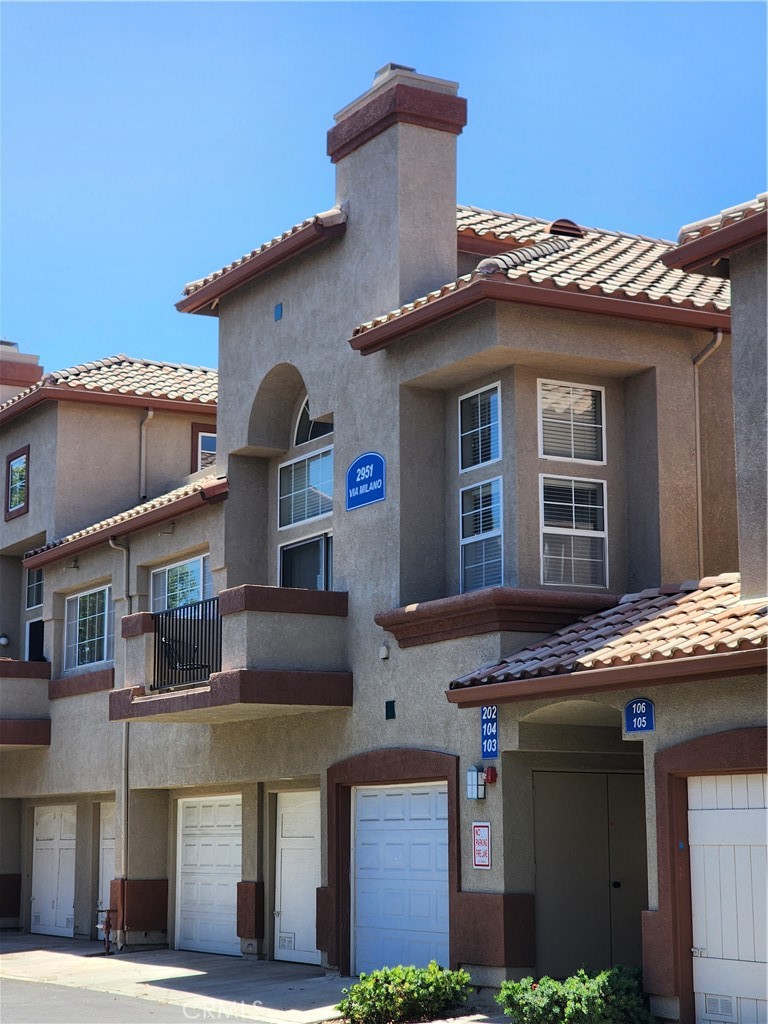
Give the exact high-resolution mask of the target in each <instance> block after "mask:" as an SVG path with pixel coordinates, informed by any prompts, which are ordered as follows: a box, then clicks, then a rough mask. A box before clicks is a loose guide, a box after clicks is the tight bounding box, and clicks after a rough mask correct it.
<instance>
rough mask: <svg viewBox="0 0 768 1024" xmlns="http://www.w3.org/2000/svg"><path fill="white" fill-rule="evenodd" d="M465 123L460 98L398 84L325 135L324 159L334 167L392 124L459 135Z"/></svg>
mask: <svg viewBox="0 0 768 1024" xmlns="http://www.w3.org/2000/svg"><path fill="white" fill-rule="evenodd" d="M466 123H467V101H466V100H465V99H463V98H462V97H461V96H453V95H451V94H450V93H445V92H435V91H434V90H433V89H424V88H421V87H419V86H415V85H404V84H402V83H400V84H397V85H395V86H393V87H392V88H391V89H386V90H384V91H383V92H380V93H377V94H376V95H374V96H372V97H371V98H370V100H368V102H367V103H365V104H364V105H363V106H362V107H359V108H358V109H357V110H354V111H352V113H350V114H349V115H348V116H347V117H344V118H342V120H341V121H339V123H338V124H337V125H335V126H334V127H333V128H331V130H330V131H329V132H328V156H329V157H330V158H331V161H332V163H334V164H335V163H338V162H339V160H341V159H343V158H344V157H345V156H349V154H350V153H353V152H354V151H355V150H356V149H359V148H360V147H361V146H363V145H364V144H365V143H366V142H369V141H370V140H371V139H373V138H375V137H376V136H377V135H381V133H382V132H384V131H386V130H387V128H389V127H391V126H392V125H393V124H415V125H420V126H421V127H422V128H434V129H435V130H436V131H441V132H449V133H450V134H452V135H460V134H461V130H462V128H463V127H464V125H465V124H466Z"/></svg>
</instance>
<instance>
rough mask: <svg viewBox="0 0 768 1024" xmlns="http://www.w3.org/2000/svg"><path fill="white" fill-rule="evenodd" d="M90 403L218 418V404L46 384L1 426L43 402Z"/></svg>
mask: <svg viewBox="0 0 768 1024" xmlns="http://www.w3.org/2000/svg"><path fill="white" fill-rule="evenodd" d="M49 401H50V402H91V403H95V404H96V405H132V406H139V407H142V408H145V409H150V408H151V409H154V410H156V411H157V410H160V411H164V412H191V413H194V414H195V415H196V416H211V417H215V416H216V402H184V401H178V400H177V399H173V398H152V397H151V396H147V395H122V394H117V393H115V392H113V391H85V390H80V389H78V388H69V387H66V388H65V387H59V386H58V385H56V384H45V385H43V387H41V388H37V389H36V390H35V391H30V392H29V394H28V395H25V396H24V398H20V399H19V400H18V402H14V403H13V405H9V406H8V408H6V409H3V410H2V412H0V425H2V424H3V423H6V422H7V421H8V420H11V419H14V418H15V417H16V416H20V415H21V413H23V412H27V411H28V410H29V409H34V408H35V407H36V406H38V405H41V404H42V403H43V402H49Z"/></svg>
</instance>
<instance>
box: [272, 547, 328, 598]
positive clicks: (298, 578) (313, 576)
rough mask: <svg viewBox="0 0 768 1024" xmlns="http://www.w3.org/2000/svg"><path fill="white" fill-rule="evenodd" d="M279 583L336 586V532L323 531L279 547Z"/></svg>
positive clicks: (319, 587)
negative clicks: (334, 563)
mask: <svg viewBox="0 0 768 1024" xmlns="http://www.w3.org/2000/svg"><path fill="white" fill-rule="evenodd" d="M279 559H280V566H279V569H280V586H281V587H299V588H301V589H302V590H333V535H332V534H330V533H322V534H320V535H319V536H317V537H308V538H307V539H306V540H301V541H297V542H296V543H295V544H282V545H281V546H280V548H279Z"/></svg>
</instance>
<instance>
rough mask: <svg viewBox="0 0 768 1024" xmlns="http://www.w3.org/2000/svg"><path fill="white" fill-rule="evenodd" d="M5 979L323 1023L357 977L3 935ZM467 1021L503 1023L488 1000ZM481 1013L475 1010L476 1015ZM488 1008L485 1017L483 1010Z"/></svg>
mask: <svg viewBox="0 0 768 1024" xmlns="http://www.w3.org/2000/svg"><path fill="white" fill-rule="evenodd" d="M0 978H15V979H17V980H20V981H32V982H36V983H38V984H49V985H63V986H67V987H70V988H78V989H89V990H91V991H95V992H109V993H112V994H113V995H122V996H133V997H134V998H140V999H148V1000H151V1001H153V1002H156V1003H165V1004H168V1005H175V1006H180V1007H184V1008H185V1010H186V1011H187V1012H186V1014H185V1016H187V1017H188V1018H189V1019H190V1020H194V1019H200V1020H202V1019H205V1018H204V1016H203V1014H206V1015H207V1019H209V1020H226V1019H228V1018H229V1019H234V1018H239V1019H242V1020H258V1021H264V1022H266V1024H320V1022H322V1021H328V1020H332V1019H334V1018H337V1017H338V1016H339V1014H338V1011H337V1010H336V1009H335V1006H336V1004H337V1003H338V1002H339V1000H340V999H341V998H342V989H344V988H347V987H349V985H350V984H352V983H353V982H354V981H355V979H354V978H341V977H339V975H337V974H331V973H329V972H326V971H325V970H324V969H323V968H322V967H313V966H311V965H307V964H290V963H283V962H276V961H265V960H247V959H244V958H241V957H232V956H218V955H216V954H213V953H193V952H187V951H186V950H172V949H158V950H151V951H149V952H144V953H117V954H115V955H114V956H109V957H107V956H105V955H104V948H103V946H102V944H101V943H100V942H89V941H87V940H79V939H59V938H55V937H52V936H48V935H25V934H20V933H18V932H2V933H0ZM473 1004H474V1005H473V1006H470V1007H467V1010H468V1011H469V1014H468V1015H467V1016H465V1017H461V1018H457V1019H456V1022H455V1024H459V1021H461V1022H465V1024H502V1022H504V1021H505V1020H506V1018H505V1017H504V1016H503V1015H501V1014H499V1013H497V1011H498V1009H499V1008H498V1007H496V1006H495V1004H493V1003H492V1002H490V1001H489V998H488V996H484V997H483V998H480V997H478V999H476V1000H474V1001H473ZM473 1010H476V1011H477V1012H474V1013H473V1012H472V1011H473ZM483 1010H485V1012H483Z"/></svg>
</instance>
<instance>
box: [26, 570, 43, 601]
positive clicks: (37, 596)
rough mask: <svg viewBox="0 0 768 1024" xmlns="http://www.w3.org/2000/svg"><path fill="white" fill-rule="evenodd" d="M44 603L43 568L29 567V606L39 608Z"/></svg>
mask: <svg viewBox="0 0 768 1024" xmlns="http://www.w3.org/2000/svg"><path fill="white" fill-rule="evenodd" d="M42 603H43V570H42V569H27V608H28V609H29V608H39V607H40V605H41V604H42Z"/></svg>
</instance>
